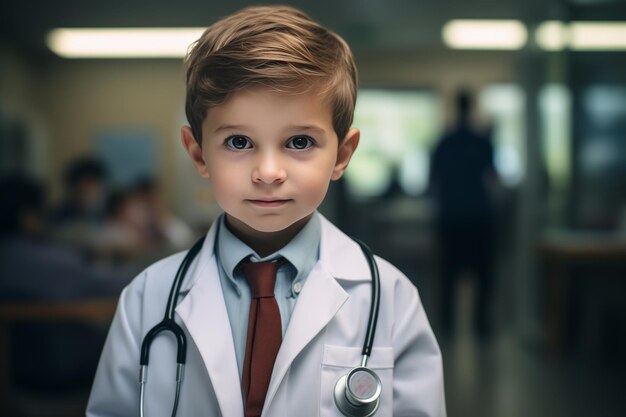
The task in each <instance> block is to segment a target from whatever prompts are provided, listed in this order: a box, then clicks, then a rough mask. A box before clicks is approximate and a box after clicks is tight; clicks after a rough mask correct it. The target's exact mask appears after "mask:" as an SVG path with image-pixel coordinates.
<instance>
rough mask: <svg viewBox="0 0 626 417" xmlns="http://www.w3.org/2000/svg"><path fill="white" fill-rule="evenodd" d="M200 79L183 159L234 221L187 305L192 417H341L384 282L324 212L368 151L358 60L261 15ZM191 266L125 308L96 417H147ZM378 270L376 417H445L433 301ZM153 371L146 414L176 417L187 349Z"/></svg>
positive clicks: (229, 22) (95, 398)
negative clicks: (166, 315)
mask: <svg viewBox="0 0 626 417" xmlns="http://www.w3.org/2000/svg"><path fill="white" fill-rule="evenodd" d="M186 68H187V102H186V111H187V117H188V119H189V123H190V126H186V127H183V129H182V142H183V145H184V146H185V149H186V150H187V152H188V153H189V156H190V157H191V160H192V162H193V164H194V166H195V167H196V169H197V171H198V173H199V174H200V175H201V176H202V177H204V178H206V179H207V180H208V181H209V182H210V184H211V186H212V189H213V192H214V195H215V199H216V201H217V203H218V204H219V205H220V207H221V208H222V209H223V210H224V212H225V214H224V215H223V216H221V217H220V218H219V219H218V220H217V221H216V222H215V224H214V225H213V226H212V227H211V229H210V230H209V232H208V234H207V236H206V239H205V240H204V243H203V244H202V247H201V249H200V251H199V253H198V254H197V256H195V258H194V260H193V261H192V263H191V264H190V265H191V266H190V268H189V272H188V273H187V274H186V276H185V278H184V281H183V284H182V287H181V290H180V292H179V297H178V299H177V307H176V317H175V319H176V322H177V323H179V324H180V325H181V326H182V328H183V329H184V333H185V334H186V336H187V340H188V346H187V349H186V351H187V364H188V365H189V366H188V367H187V370H186V373H185V378H184V381H183V383H182V387H181V389H180V401H179V403H178V413H177V415H179V416H201V415H202V416H226V417H231V416H234V417H239V416H244V415H245V416H246V417H251V416H259V415H263V416H271V417H273V416H341V415H342V412H341V411H340V410H339V409H338V407H337V404H336V400H335V394H334V391H335V386H336V384H337V381H338V380H339V379H340V378H341V377H343V376H344V375H346V374H347V373H348V372H349V371H350V369H352V368H354V367H356V366H358V365H359V363H360V361H361V346H362V344H363V340H364V338H365V332H366V327H367V326H366V325H367V322H368V317H369V316H368V314H369V308H370V303H371V299H372V296H371V294H372V274H371V272H370V269H369V267H368V264H367V261H366V258H365V256H364V255H363V252H362V251H361V249H360V248H359V246H358V244H357V243H355V242H354V241H352V240H351V239H350V238H348V237H347V236H346V235H344V234H343V233H342V232H340V231H339V230H338V229H336V228H335V227H334V226H333V225H332V224H330V223H329V222H328V221H327V220H326V219H324V218H323V217H322V216H321V215H320V214H319V213H317V212H316V209H317V207H318V206H319V204H320V203H321V201H322V200H323V198H324V196H325V194H326V191H327V188H328V185H329V182H330V180H336V179H339V178H340V177H341V176H342V174H343V172H344V170H345V169H346V167H347V165H348V163H349V161H350V157H351V156H352V154H353V152H354V151H355V149H356V147H357V145H358V143H359V131H358V130H357V129H354V128H350V125H351V122H352V115H353V110H354V104H355V99H356V88H357V87H356V68H355V65H354V60H353V57H352V54H351V52H350V49H349V47H348V46H347V45H346V43H345V42H344V41H343V40H342V39H341V38H340V37H339V36H338V35H336V34H334V33H332V32H330V31H328V30H326V29H324V28H322V27H320V26H319V25H318V24H317V23H315V22H313V21H312V20H310V19H309V18H308V17H307V16H306V15H305V14H303V13H302V12H300V11H298V10H296V9H293V8H290V7H284V6H278V7H252V8H247V9H244V10H242V11H240V12H238V13H235V14H234V15H231V16H229V17H227V18H225V19H222V20H220V21H219V22H217V23H215V24H214V25H213V26H211V27H210V28H209V29H207V31H206V32H205V33H204V34H203V35H202V37H201V38H200V39H199V40H198V41H197V42H196V44H195V45H194V46H193V48H192V49H191V50H190V52H189V55H188V57H187V60H186ZM184 255H185V254H184V253H183V254H177V255H173V256H171V257H169V258H166V259H164V260H162V261H160V262H158V263H156V264H154V265H152V266H151V267H149V268H148V269H147V270H146V271H144V272H143V273H142V274H141V275H140V276H139V277H137V278H136V279H135V280H134V281H133V283H131V284H130V285H129V286H128V287H127V288H126V289H125V290H124V292H123V293H122V296H121V299H120V303H119V307H118V311H117V313H116V316H115V319H114V321H113V324H112V326H111V330H110V334H109V337H108V340H107V343H106V345H105V347H104V351H103V354H102V359H101V363H100V366H99V369H98V373H97V375H96V379H95V382H94V386H93V389H92V394H91V398H90V401H89V406H88V410H87V414H88V415H89V416H133V415H137V414H138V410H139V403H140V398H139V397H140V395H139V394H140V389H139V383H138V370H139V366H138V365H139V356H140V355H139V351H140V347H141V344H142V340H143V338H144V337H145V335H146V333H147V332H148V331H149V330H150V329H151V328H152V327H153V326H154V325H156V324H157V323H158V322H159V321H160V320H161V319H162V315H163V311H164V310H165V303H166V300H167V299H168V294H169V292H170V287H171V286H172V281H173V277H174V275H176V271H177V269H178V267H179V265H180V264H181V261H182V259H183V257H184ZM377 264H378V267H379V269H380V281H381V290H380V292H381V296H380V313H379V316H378V322H377V327H376V334H375V339H374V346H373V349H372V352H371V355H370V358H369V362H368V364H367V365H368V367H369V368H370V369H371V370H373V371H374V372H376V374H377V375H378V377H379V378H380V380H381V388H382V390H381V394H380V400H379V401H380V402H379V406H378V409H377V411H376V415H378V416H391V415H395V416H437V417H440V416H445V405H444V396H443V376H442V366H441V355H440V352H439V348H438V346H437V343H436V341H435V338H434V336H433V333H432V331H431V329H430V327H429V324H428V321H427V319H426V316H425V313H424V310H423V308H422V306H421V304H420V301H419V297H418V295H417V291H416V289H415V287H413V286H412V285H411V284H410V282H409V281H408V279H407V278H406V277H404V276H403V275H402V274H401V273H400V272H399V271H398V270H397V269H395V268H394V267H393V266H392V265H390V264H389V263H387V262H385V261H384V260H382V259H380V258H377ZM255 271H256V272H255ZM259 271H263V272H262V274H261V275H259V274H260V272H259ZM268 271H269V272H268ZM274 280H275V281H274ZM263 283H264V284H265V285H264V286H265V288H261V289H260V288H259V286H261V285H260V284H263ZM272 290H273V291H272ZM150 357H151V359H152V360H151V362H150V363H151V366H150V368H149V371H148V372H149V375H150V378H149V381H148V382H147V383H146V388H145V410H146V413H145V414H146V415H148V416H157V415H170V414H171V412H172V409H174V408H175V404H174V403H175V400H174V398H175V396H177V395H175V393H176V382H175V379H176V362H175V358H176V343H175V340H174V338H172V337H171V335H168V336H163V337H157V338H155V340H154V343H153V344H152V347H151V349H150ZM357 415H371V414H367V413H365V414H357Z"/></svg>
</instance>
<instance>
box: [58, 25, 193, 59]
mask: <svg viewBox="0 0 626 417" xmlns="http://www.w3.org/2000/svg"><path fill="white" fill-rule="evenodd" d="M203 31H204V29H203V28H143V29H139V28H111V29H109V28H99V29H86V28H85V29H82V28H81V29H54V30H52V31H51V32H50V33H49V34H48V36H47V39H46V43H47V44H48V47H49V48H50V49H51V50H52V51H53V52H54V53H56V54H57V55H59V56H62V57H64V58H181V57H184V56H185V54H186V53H187V48H188V47H189V45H191V44H192V43H193V42H194V41H195V40H196V39H198V38H199V37H200V35H201V34H202V32H203Z"/></svg>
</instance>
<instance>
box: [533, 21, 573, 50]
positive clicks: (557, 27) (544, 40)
mask: <svg viewBox="0 0 626 417" xmlns="http://www.w3.org/2000/svg"><path fill="white" fill-rule="evenodd" d="M535 38H536V40H537V44H538V45H539V47H541V48H542V49H545V50H547V51H560V50H563V49H565V48H566V47H567V46H568V45H569V27H568V26H567V25H566V24H565V23H563V22H559V21H556V20H550V21H547V22H543V23H541V24H540V25H539V26H538V27H537V30H536V31H535Z"/></svg>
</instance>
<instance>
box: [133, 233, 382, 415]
mask: <svg viewBox="0 0 626 417" xmlns="http://www.w3.org/2000/svg"><path fill="white" fill-rule="evenodd" d="M204 239H205V236H203V237H202V238H200V239H199V240H198V241H197V242H196V243H195V244H194V245H193V246H192V247H191V249H189V252H187V254H186V255H185V257H184V259H183V261H182V262H181V264H180V266H179V267H178V271H177V272H176V276H175V277H174V281H173V283H172V287H171V289H170V293H169V296H168V298H167V306H166V308H165V315H164V317H163V320H162V321H161V322H160V323H158V324H157V325H156V326H154V327H153V328H152V329H150V331H148V333H147V334H146V336H145V337H144V339H143V342H142V344H141V356H140V360H139V363H140V365H141V368H140V376H139V382H140V394H139V397H140V405H139V415H140V416H141V417H143V416H144V397H145V385H146V382H147V368H148V362H149V359H150V347H151V345H152V342H153V341H154V339H155V338H156V337H157V336H158V335H159V334H160V333H162V332H167V331H169V332H171V333H172V334H173V335H174V336H175V337H176V348H177V349H176V363H177V367H176V393H175V398H174V406H173V409H172V417H174V416H175V415H176V410H177V408H178V401H179V398H180V389H181V385H182V381H183V377H184V370H185V363H186V360H187V338H186V336H185V333H184V331H183V329H182V327H181V326H180V325H179V324H177V323H176V322H175V321H174V311H175V308H176V301H177V299H178V295H179V294H180V289H181V287H182V283H183V280H184V278H185V275H186V274H187V270H188V269H189V266H190V265H191V263H192V261H193V259H194V258H195V257H196V256H197V254H198V253H199V252H200V249H202V245H203V244H204ZM354 241H355V242H356V243H358V244H359V246H360V247H361V250H362V251H363V253H364V254H365V259H366V260H367V263H368V266H369V268H370V272H371V275H372V284H371V286H372V302H371V305H370V312H369V318H368V322H367V329H366V333H365V341H364V342H363V350H362V351H361V354H362V360H361V366H362V367H366V366H367V360H368V358H369V356H370V355H371V353H372V346H373V345H374V336H375V334H376V325H377V322H378V311H379V306H380V275H379V272H378V266H377V264H376V260H375V259H374V254H373V253H372V251H371V250H370V249H369V247H368V246H367V245H366V244H365V243H363V242H362V241H360V240H358V239H354Z"/></svg>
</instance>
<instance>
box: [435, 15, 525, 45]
mask: <svg viewBox="0 0 626 417" xmlns="http://www.w3.org/2000/svg"><path fill="white" fill-rule="evenodd" d="M527 38H528V33H527V31H526V27H525V26H524V24H522V22H520V21H518V20H451V21H449V22H448V23H446V24H445V26H444V27H443V39H444V42H445V43H446V45H448V46H449V47H451V48H454V49H504V50H507V49H508V50H515V49H520V48H522V47H523V46H524V44H525V43H526V40H527Z"/></svg>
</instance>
